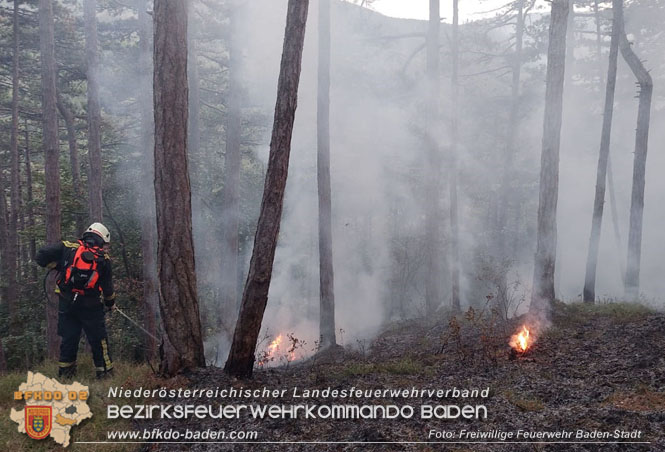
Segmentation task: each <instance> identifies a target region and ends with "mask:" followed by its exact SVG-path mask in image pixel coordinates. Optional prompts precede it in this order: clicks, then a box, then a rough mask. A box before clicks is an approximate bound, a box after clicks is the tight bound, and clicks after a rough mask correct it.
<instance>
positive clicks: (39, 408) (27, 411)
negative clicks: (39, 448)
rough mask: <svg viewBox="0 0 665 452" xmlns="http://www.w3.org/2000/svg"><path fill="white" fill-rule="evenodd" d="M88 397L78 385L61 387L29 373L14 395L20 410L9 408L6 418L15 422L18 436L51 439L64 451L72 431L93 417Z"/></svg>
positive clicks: (83, 388) (44, 377)
mask: <svg viewBox="0 0 665 452" xmlns="http://www.w3.org/2000/svg"><path fill="white" fill-rule="evenodd" d="M89 396H90V392H89V390H88V387H87V386H83V385H82V384H81V383H79V382H77V381H74V382H72V383H71V384H62V383H60V382H59V381H58V380H56V379H55V378H48V377H47V376H45V375H43V374H40V373H32V372H28V375H27V378H26V380H25V382H23V383H21V384H20V385H19V387H18V391H14V401H15V402H17V403H18V402H19V401H22V402H23V403H24V405H23V406H22V407H21V408H20V409H16V408H14V407H12V409H11V410H9V418H10V419H11V420H12V421H14V422H16V424H17V430H18V433H24V434H26V435H28V436H29V437H30V438H32V439H46V438H51V439H53V441H55V442H56V443H58V444H60V445H61V446H62V447H67V446H69V443H70V433H71V430H72V428H74V427H75V426H77V425H80V424H81V422H83V421H84V420H85V419H88V418H91V417H92V412H91V411H90V407H89V406H88V403H87V402H88V398H89Z"/></svg>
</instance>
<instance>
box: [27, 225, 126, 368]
mask: <svg viewBox="0 0 665 452" xmlns="http://www.w3.org/2000/svg"><path fill="white" fill-rule="evenodd" d="M110 242H111V235H110V234H109V231H108V229H106V227H105V226H104V225H103V224H101V223H93V224H91V225H90V227H89V228H88V229H87V230H86V231H85V232H84V233H83V235H82V236H81V239H80V240H78V241H77V242H67V241H62V242H60V243H57V244H54V245H48V246H45V247H43V248H41V249H40V250H39V251H38V252H37V255H36V256H35V261H36V262H37V263H38V264H39V265H40V266H42V267H46V268H49V269H55V270H56V271H57V272H58V277H57V279H56V289H55V292H56V293H57V294H58V335H59V336H60V337H61V338H62V341H61V343H60V362H59V371H58V376H60V377H66V378H69V377H73V376H75V375H76V355H77V353H78V346H79V341H80V339H81V330H83V331H84V332H85V335H86V337H87V339H88V343H89V344H90V348H91V349H92V359H93V361H94V363H95V370H96V373H97V378H105V377H107V376H110V375H111V374H112V371H113V362H112V361H111V352H110V350H109V344H108V336H107V334H106V324H105V322H104V306H106V307H107V308H108V309H109V310H112V309H113V308H114V306H115V292H114V291H113V277H112V275H111V260H110V258H109V255H108V252H107V250H108V247H109V244H110ZM102 296H103V302H102V300H101V297H102Z"/></svg>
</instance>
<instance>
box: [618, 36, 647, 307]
mask: <svg viewBox="0 0 665 452" xmlns="http://www.w3.org/2000/svg"><path fill="white" fill-rule="evenodd" d="M619 47H620V49H621V55H622V56H623V59H624V60H625V61H626V63H628V66H629V67H630V70H631V71H632V72H633V74H634V75H635V78H636V79H637V83H638V84H639V87H640V93H639V99H640V100H639V104H638V107H637V129H636V132H635V157H634V160H633V189H632V193H631V198H630V223H629V230H628V259H627V261H626V281H625V289H626V298H627V299H628V300H636V299H637V297H638V296H639V290H640V257H641V253H642V215H643V213H644V175H645V172H646V162H647V146H648V142H649V119H650V116H651V94H652V92H653V81H652V79H651V75H649V72H648V71H647V70H646V69H645V67H644V65H643V64H642V62H641V61H640V59H639V58H638V57H637V55H635V52H633V49H632V48H631V47H630V43H629V42H628V38H627V37H626V31H625V29H623V27H622V33H621V36H620V41H619Z"/></svg>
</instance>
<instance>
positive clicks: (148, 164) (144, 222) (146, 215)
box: [138, 0, 159, 358]
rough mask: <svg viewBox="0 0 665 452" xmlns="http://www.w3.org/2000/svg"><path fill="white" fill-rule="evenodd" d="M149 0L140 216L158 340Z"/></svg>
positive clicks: (151, 322) (147, 300) (149, 342)
mask: <svg viewBox="0 0 665 452" xmlns="http://www.w3.org/2000/svg"><path fill="white" fill-rule="evenodd" d="M147 9H148V4H147V1H146V0H140V1H139V3H138V18H139V90H138V97H139V104H140V109H141V111H140V113H141V131H140V134H141V135H140V141H139V146H140V153H141V167H142V169H143V175H144V177H143V178H142V179H141V192H140V200H141V205H140V209H139V210H140V212H141V215H140V216H141V255H142V257H143V259H142V261H141V264H142V269H143V271H142V273H143V323H144V325H145V328H146V330H148V332H149V333H150V334H152V335H153V336H157V322H158V306H159V293H158V292H157V290H158V284H159V282H158V281H157V264H156V260H157V256H156V254H157V243H156V241H155V228H156V223H155V187H154V184H153V181H154V175H155V167H154V158H153V153H152V149H153V141H152V131H153V130H154V124H153V116H152V115H153V109H152V108H151V107H152V102H151V101H150V100H151V99H150V98H151V95H152V86H151V84H150V77H151V67H150V63H151V61H152V54H151V52H150V31H151V30H150V18H149V17H148V11H147ZM145 340H146V343H145V346H146V350H147V355H148V358H153V357H154V356H156V354H157V345H158V344H157V342H156V341H155V339H153V338H152V337H149V336H147V335H146V338H145Z"/></svg>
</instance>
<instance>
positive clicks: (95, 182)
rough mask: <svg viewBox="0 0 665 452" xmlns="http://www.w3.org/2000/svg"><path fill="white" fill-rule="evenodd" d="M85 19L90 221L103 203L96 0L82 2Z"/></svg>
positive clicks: (100, 217) (99, 217)
mask: <svg viewBox="0 0 665 452" xmlns="http://www.w3.org/2000/svg"><path fill="white" fill-rule="evenodd" d="M83 16H84V21H85V61H86V66H87V72H86V76H87V80H88V157H89V158H90V172H89V179H88V192H89V196H88V198H89V209H90V221H91V222H95V221H100V222H101V221H102V220H103V213H102V210H103V203H102V145H101V122H102V115H101V111H100V107H99V82H98V75H99V55H98V44H97V0H84V1H83Z"/></svg>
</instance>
